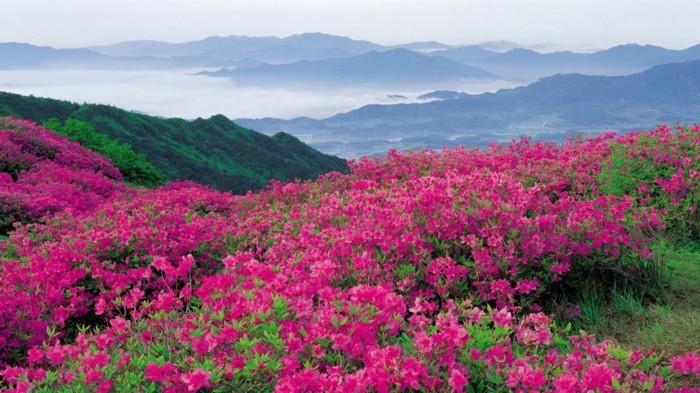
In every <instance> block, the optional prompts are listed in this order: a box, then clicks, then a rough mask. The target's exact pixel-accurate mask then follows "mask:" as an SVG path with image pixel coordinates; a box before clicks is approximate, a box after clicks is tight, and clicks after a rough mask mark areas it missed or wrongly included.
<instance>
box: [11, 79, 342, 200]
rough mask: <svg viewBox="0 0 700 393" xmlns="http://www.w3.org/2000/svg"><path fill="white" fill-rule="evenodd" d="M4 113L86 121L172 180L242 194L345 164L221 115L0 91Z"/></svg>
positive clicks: (36, 118)
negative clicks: (166, 112) (185, 114)
mask: <svg viewBox="0 0 700 393" xmlns="http://www.w3.org/2000/svg"><path fill="white" fill-rule="evenodd" d="M6 115H12V116H17V117H21V118H25V119H30V120H34V121H36V122H38V123H43V122H45V121H47V120H48V119H50V118H57V119H59V120H60V121H65V120H67V119H76V120H80V121H84V122H86V123H88V124H90V125H91V126H92V127H94V128H95V129H96V130H97V131H98V132H100V133H104V134H106V135H108V136H109V137H111V138H113V139H115V140H117V141H119V142H121V143H125V144H128V145H130V146H132V147H133V149H134V150H135V151H136V152H137V153H141V154H143V155H144V156H145V157H146V158H147V159H148V160H149V161H150V162H151V163H153V164H154V165H155V167H156V168H157V169H158V171H160V173H162V174H163V175H164V176H165V177H166V178H167V179H168V180H194V181H197V182H199V183H204V184H208V185H211V186H213V187H216V188H219V189H223V190H230V191H233V192H239V193H240V192H245V191H247V190H252V189H256V188H260V187H262V186H264V185H265V184H266V183H267V181H269V180H270V179H280V180H291V179H312V178H315V177H317V176H319V175H320V174H322V173H325V172H330V171H345V170H346V169H347V166H346V163H345V161H344V160H342V159H340V158H337V157H333V156H329V155H325V154H322V153H320V152H318V151H316V150H314V149H312V148H310V147H309V146H307V145H305V144H304V143H302V142H301V141H299V140H298V139H296V138H294V137H292V136H290V135H288V134H277V135H274V136H273V137H269V136H267V135H263V134H260V133H258V132H255V131H253V130H250V129H247V128H244V127H241V126H239V125H237V124H235V123H234V122H232V121H231V120H229V119H228V118H226V117H225V116H222V115H216V116H212V117H210V118H208V119H201V118H199V119H196V120H193V121H187V120H183V119H177V118H173V119H163V118H159V117H154V116H148V115H143V114H138V113H134V112H129V111H125V110H122V109H119V108H116V107H113V106H108V105H94V104H82V105H80V104H75V103H70V102H67V101H61V100H53V99H47V98H37V97H33V96H21V95H17V94H11V93H3V92H0V116H6Z"/></svg>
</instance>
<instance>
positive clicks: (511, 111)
mask: <svg viewBox="0 0 700 393" xmlns="http://www.w3.org/2000/svg"><path fill="white" fill-rule="evenodd" d="M426 98H427V99H433V101H430V102H426V103H416V104H393V105H367V106H364V107H361V108H359V109H356V110H353V111H350V112H346V113H342V114H338V115H335V116H332V117H329V118H327V119H321V120H313V119H309V118H299V119H293V120H280V119H269V118H268V119H257V120H256V119H239V120H238V122H239V123H241V124H243V125H245V126H247V127H251V128H254V129H257V130H260V131H265V132H273V131H282V130H284V131H287V132H291V133H299V134H303V135H311V136H313V138H312V141H313V142H314V146H316V147H319V148H322V149H325V151H332V152H334V153H338V154H345V155H347V152H350V151H352V152H362V153H372V152H375V151H380V150H381V148H383V147H385V145H387V143H386V142H387V141H389V140H393V141H394V144H393V145H395V146H398V147H404V148H412V147H424V146H432V147H440V146H442V145H453V144H467V145H479V144H481V143H483V142H484V141H486V140H492V139H496V140H498V139H499V138H502V137H505V138H507V139H510V138H512V137H513V136H515V135H519V134H547V133H558V134H566V133H568V132H574V131H591V132H592V131H600V130H604V129H613V128H614V129H627V128H639V127H650V126H653V125H655V124H657V123H662V122H672V123H673V122H679V121H681V122H683V121H685V122H693V121H698V120H700V61H687V62H678V63H671V64H665V65H660V66H656V67H653V68H651V69H649V70H647V71H644V72H641V73H637V74H633V75H629V76H587V75H581V74H559V75H554V76H551V77H547V78H543V79H542V80H540V81H538V82H535V83H532V84H530V85H527V86H524V87H519V88H515V89H504V90H500V91H498V92H496V93H484V94H478V95H470V94H465V93H459V92H434V93H432V94H429V95H428V97H426ZM496 130H498V132H496Z"/></svg>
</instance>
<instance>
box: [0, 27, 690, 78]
mask: <svg viewBox="0 0 700 393" xmlns="http://www.w3.org/2000/svg"><path fill="white" fill-rule="evenodd" d="M403 51H405V52H403ZM407 51H410V53H407ZM382 54H383V55H382ZM409 56H410V57H411V58H410V59H409V60H408V64H409V65H410V67H407V69H405V70H401V65H402V63H401V62H404V61H407V58H408V57H409ZM419 56H424V57H428V56H430V57H434V58H437V59H438V60H428V59H424V58H421V57H419ZM446 59H450V60H452V61H457V62H461V63H462V64H463V65H464V66H465V67H462V69H461V70H459V69H458V66H457V65H455V64H453V63H447V60H446ZM697 59H700V45H696V46H693V47H690V48H687V49H683V50H673V49H666V48H662V47H659V46H653V45H637V44H627V45H619V46H615V47H612V48H609V49H604V50H599V51H596V52H592V53H576V52H566V51H559V52H549V53H544V52H538V51H536V50H533V49H530V48H527V47H525V46H522V45H518V44H516V43H512V42H508V41H491V42H483V43H481V44H477V45H461V46H459V45H448V44H444V43H440V42H436V41H425V42H413V43H406V44H400V45H381V44H378V43H374V42H370V41H364V40H354V39H351V38H348V37H342V36H334V35H328V34H322V33H305V34H297V35H292V36H289V37H285V38H279V37H248V36H228V37H207V38H204V39H202V40H197V41H190V42H184V43H170V42H162V41H148V40H141V41H127V42H121V43H117V44H114V45H105V46H94V47H88V48H76V49H55V48H50V47H42V46H34V45H30V44H20V43H0V69H29V68H44V69H57V68H79V69H166V68H167V69H172V68H202V67H204V68H214V69H221V71H219V72H214V73H212V74H210V75H212V76H221V75H224V74H228V76H232V77H233V76H235V77H238V78H241V79H242V81H244V82H246V83H252V82H255V83H262V82H267V81H268V80H269V79H270V77H274V78H276V79H277V80H280V81H288V80H294V79H295V78H299V79H298V81H297V80H295V81H294V82H295V83H305V82H307V81H311V82H317V83H319V84H325V83H326V82H328V81H329V80H330V81H334V78H335V79H336V80H335V83H336V84H341V83H350V84H352V83H355V82H356V81H357V77H355V76H353V75H351V74H352V72H351V71H352V70H354V69H356V68H358V67H359V69H362V67H365V68H364V72H365V73H367V72H369V71H372V70H373V67H374V66H376V65H377V64H378V66H379V69H378V70H377V71H376V75H377V76H378V77H382V78H383V77H386V76H387V75H386V74H382V72H385V73H389V74H394V73H395V71H396V70H397V69H399V70H400V71H402V72H401V73H402V75H401V76H400V77H397V78H395V79H396V80H399V81H401V80H410V81H423V82H430V81H431V80H433V79H434V78H435V75H438V74H440V73H443V72H446V70H445V67H447V73H446V75H447V76H448V77H452V76H453V75H455V74H458V75H459V74H471V75H470V77H473V76H476V77H480V78H484V77H486V76H485V75H488V76H489V77H493V76H494V75H495V76H498V77H500V78H502V79H507V80H513V81H520V82H523V83H528V82H533V81H536V80H537V79H539V78H541V77H545V76H549V75H553V74H557V73H582V74H587V75H626V74H631V73H636V72H640V71H643V70H645V69H647V68H650V67H653V66H655V65H660V64H665V63H671V62H678V61H684V60H697ZM382 62H384V63H382ZM419 63H420V65H419V66H417V64H419ZM317 72H318V73H319V78H318V79H314V78H313V76H314V74H315V73H317ZM356 74H359V71H358V72H356ZM367 75H369V74H367ZM479 75H480V76H479ZM389 76H391V75H389ZM368 78H369V77H368ZM368 78H366V79H368ZM423 78H425V80H422V79H423ZM377 79H380V78H377ZM373 82H374V83H376V80H375V81H373Z"/></svg>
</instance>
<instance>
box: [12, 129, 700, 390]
mask: <svg viewBox="0 0 700 393" xmlns="http://www.w3.org/2000/svg"><path fill="white" fill-rule="evenodd" d="M215 122H216V119H215ZM278 138H282V140H283V142H285V143H286V142H288V141H289V140H288V138H286V137H283V136H282V137H278ZM698 154H700V125H696V126H689V127H677V128H676V129H672V128H669V127H667V126H660V127H658V128H657V129H655V130H653V131H649V132H643V133H633V134H628V135H622V136H616V135H614V134H612V133H608V134H605V135H599V136H596V137H592V138H581V139H578V140H572V141H569V142H568V143H565V144H562V145H556V144H552V143H533V142H532V141H528V140H521V141H518V142H514V143H511V144H509V145H494V146H493V148H491V149H489V150H478V149H454V150H444V151H440V152H435V151H424V152H412V153H399V152H392V153H391V154H389V155H388V156H387V157H385V158H384V159H371V158H366V159H363V160H359V161H356V162H353V163H352V164H351V171H350V172H349V173H347V174H336V175H334V176H325V177H323V178H321V179H319V180H317V181H309V182H296V183H287V184H285V183H277V184H273V185H272V186H271V187H270V188H268V189H266V190H263V191H260V192H255V193H249V194H246V195H239V196H234V195H232V194H230V193H227V192H221V191H215V190H212V189H210V188H207V187H204V186H201V185H197V184H194V183H191V182H187V183H173V184H167V185H165V186H162V187H158V188H155V189H148V188H139V189H135V188H131V187H126V186H125V185H124V184H123V183H122V182H121V179H120V174H119V172H117V171H115V168H114V167H112V166H111V165H110V164H109V162H108V161H107V160H106V159H104V158H103V157H100V156H98V155H97V154H95V153H92V152H90V151H87V150H85V149H84V148H81V147H80V146H79V145H77V144H76V143H73V142H70V141H68V140H67V139H65V138H63V137H61V136H60V135H57V134H55V133H52V132H50V131H48V130H45V129H43V128H41V127H38V126H36V125H34V124H31V123H30V122H27V121H20V120H5V121H4V122H3V123H0V163H2V166H0V210H2V211H7V210H10V211H14V212H19V213H20V214H18V216H19V217H21V218H25V217H24V215H25V214H24V213H32V214H33V215H32V217H30V218H28V219H26V220H23V221H22V222H24V223H28V222H37V223H40V225H28V226H18V227H9V228H10V229H14V230H11V231H10V233H9V236H2V237H0V282H1V283H2V284H3V285H0V390H1V391H3V393H29V392H31V393H51V392H97V393H110V392H144V393H157V392H170V393H185V392H187V393H205V392H212V393H213V392H216V393H224V392H244V393H253V392H256V393H257V392H265V393H267V392H281V393H287V392H289V393H327V392H332V393H346V392H353V393H370V392H377V393H379V392H396V393H404V392H405V393H408V392H416V393H436V392H440V393H443V392H444V393H447V392H462V393H463V392H472V393H487V392H488V393H506V392H517V393H524V392H528V393H531V392H532V393H534V392H539V393H545V392H547V393H551V392H557V393H590V392H597V393H603V392H604V393H613V392H635V393H637V392H639V393H661V392H668V393H695V392H697V388H698V387H700V352H698V348H700V324H698V323H697V318H698V317H700V297H698V290H697V283H698V282H699V280H700V269H698V264H700V253H698V250H700V248H699V247H700V244H699V243H698V241H699V240H700V211H698V210H697V205H698V203H700V183H699V182H698V180H699V179H698V173H700V161H699V160H697V159H696V158H697V157H698ZM46 202H50V203H48V204H47V203H46ZM40 207H49V209H41V208H40ZM0 217H3V218H4V217H6V215H3V216H0ZM4 229H8V226H7V225H5V228H4ZM676 244H678V245H685V247H686V249H685V250H684V252H683V253H682V256H683V258H681V259H682V260H681V259H678V258H675V257H674V259H669V255H673V253H669V250H671V251H673V248H672V247H676V246H675V245H676ZM676 254H678V253H676ZM678 262H683V263H682V264H678ZM679 301H681V302H682V303H679ZM659 309H662V312H664V315H663V316H662V317H656V318H654V317H653V316H652V314H651V313H652V312H653V311H654V310H659ZM606 310H609V311H606ZM607 318H616V319H607ZM603 320H607V321H609V322H610V323H612V324H615V322H617V325H618V326H617V330H618V331H622V332H623V333H624V334H621V335H620V336H619V337H618V336H609V335H603V336H600V335H599V336H596V335H592V334H590V333H599V332H601V331H604V330H603V329H601V326H600V325H596V324H595V322H596V321H598V322H601V321H603ZM654 323H657V324H656V325H654ZM658 323H663V324H662V325H658ZM655 327H656V328H655ZM646 329H649V330H655V331H657V332H660V335H661V338H662V339H663V342H661V344H660V345H659V344H655V345H641V346H640V345H637V343H639V341H638V340H639V339H638V336H640V335H641V336H642V337H649V336H650V333H649V332H648V331H649V330H646ZM667 329H668V330H667ZM632 337H634V338H632ZM669 337H672V338H673V339H669ZM631 338H632V339H631Z"/></svg>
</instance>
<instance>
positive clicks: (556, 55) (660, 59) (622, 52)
mask: <svg viewBox="0 0 700 393" xmlns="http://www.w3.org/2000/svg"><path fill="white" fill-rule="evenodd" d="M430 54H431V55H433V56H440V57H449V58H451V59H454V60H458V61H461V62H463V63H465V64H469V65H473V66H476V67H481V68H483V69H485V70H488V71H489V72H492V73H494V74H497V75H500V76H502V77H503V78H507V79H517V80H522V81H534V80H536V79H538V78H541V77H544V76H549V75H553V74H563V73H582V74H587V75H625V74H631V73H635V72H639V71H643V70H645V69H647V68H650V67H653V66H655V65H660V64H665V63H673V62H679V61H685V60H698V59H700V45H696V46H692V47H690V48H687V49H683V50H673V49H666V48H662V47H659V46H653V45H637V44H627V45H619V46H615V47H612V48H609V49H605V50H601V51H597V52H593V53H574V52H552V53H539V52H536V51H534V50H531V49H525V48H513V49H510V50H508V51H506V52H503V53H500V52H495V51H492V50H488V49H485V48H484V47H482V46H476V45H469V46H462V47H458V48H449V49H444V50H438V51H433V52H431V53H430Z"/></svg>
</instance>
